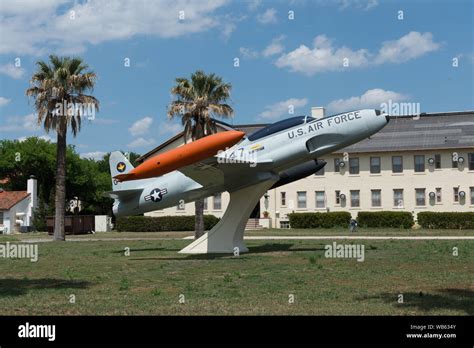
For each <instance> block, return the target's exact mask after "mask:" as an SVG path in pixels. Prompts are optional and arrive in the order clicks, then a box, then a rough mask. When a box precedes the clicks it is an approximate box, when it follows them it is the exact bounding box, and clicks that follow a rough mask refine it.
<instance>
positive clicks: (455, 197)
mask: <svg viewBox="0 0 474 348" xmlns="http://www.w3.org/2000/svg"><path fill="white" fill-rule="evenodd" d="M453 195H454V196H453V198H454V202H459V187H453Z"/></svg>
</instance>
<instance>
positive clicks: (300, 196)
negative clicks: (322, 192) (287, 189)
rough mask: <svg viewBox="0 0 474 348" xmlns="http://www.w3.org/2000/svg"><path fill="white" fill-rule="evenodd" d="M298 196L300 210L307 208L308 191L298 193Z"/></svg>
mask: <svg viewBox="0 0 474 348" xmlns="http://www.w3.org/2000/svg"><path fill="white" fill-rule="evenodd" d="M296 195H297V199H298V208H300V209H303V208H306V191H298V192H296Z"/></svg>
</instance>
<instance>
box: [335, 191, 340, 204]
mask: <svg viewBox="0 0 474 348" xmlns="http://www.w3.org/2000/svg"><path fill="white" fill-rule="evenodd" d="M336 204H337V205H339V204H341V191H336Z"/></svg>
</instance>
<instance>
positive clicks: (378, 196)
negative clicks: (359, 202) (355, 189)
mask: <svg viewBox="0 0 474 348" xmlns="http://www.w3.org/2000/svg"><path fill="white" fill-rule="evenodd" d="M371 191H372V207H381V206H382V191H381V190H371Z"/></svg>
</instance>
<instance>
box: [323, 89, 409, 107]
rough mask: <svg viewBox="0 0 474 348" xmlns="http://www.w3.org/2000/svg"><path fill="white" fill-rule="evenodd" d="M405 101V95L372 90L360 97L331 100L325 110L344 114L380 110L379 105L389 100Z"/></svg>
mask: <svg viewBox="0 0 474 348" xmlns="http://www.w3.org/2000/svg"><path fill="white" fill-rule="evenodd" d="M406 99H408V96H407V95H404V94H401V93H397V92H393V91H386V90H384V89H381V88H374V89H369V90H367V91H366V92H365V93H364V94H362V95H361V96H357V97H350V98H347V99H337V100H333V101H331V102H330V103H329V104H328V105H327V109H328V110H330V111H333V112H344V111H349V110H357V109H364V108H380V104H382V103H388V101H389V100H391V101H392V102H399V101H403V100H406Z"/></svg>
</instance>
